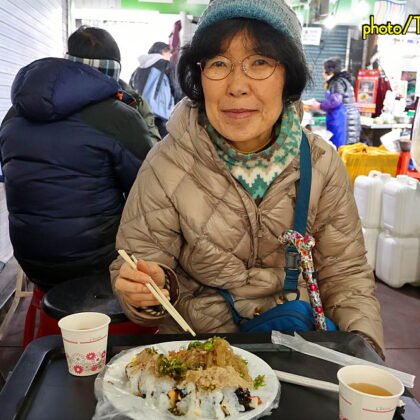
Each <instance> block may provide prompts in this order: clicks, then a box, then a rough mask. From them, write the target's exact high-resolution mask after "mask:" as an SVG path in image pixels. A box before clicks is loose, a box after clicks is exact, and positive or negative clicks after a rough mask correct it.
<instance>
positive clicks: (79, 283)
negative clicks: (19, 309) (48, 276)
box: [23, 277, 159, 348]
mask: <svg viewBox="0 0 420 420" xmlns="http://www.w3.org/2000/svg"><path fill="white" fill-rule="evenodd" d="M76 312H102V313H105V314H107V315H108V316H109V317H110V318H111V324H110V326H109V334H136V335H137V334H158V333H159V329H158V328H157V327H143V326H141V325H137V324H135V323H133V322H131V321H129V320H128V318H127V317H126V316H125V314H124V312H123V311H122V309H121V306H120V304H119V302H118V299H117V298H116V297H115V296H114V295H113V292H112V289H111V284H110V281H109V279H108V278H105V279H104V278H103V277H92V278H89V279H80V280H69V281H66V282H64V283H60V284H57V286H55V287H53V288H52V289H51V290H49V291H48V292H47V293H44V292H43V291H42V290H40V289H38V288H37V287H34V294H33V296H32V300H31V303H30V306H29V308H28V312H27V314H26V320H25V330H24V339H23V348H25V347H26V346H27V345H28V344H29V343H30V342H31V341H32V340H34V339H36V338H40V337H44V336H46V335H53V334H61V331H60V328H59V327H58V321H59V320H60V319H61V318H63V317H64V316H67V315H70V314H73V313H76ZM38 316H39V326H38V329H37V330H36V321H37V317H38Z"/></svg>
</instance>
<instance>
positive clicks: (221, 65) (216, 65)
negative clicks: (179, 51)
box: [197, 55, 279, 80]
mask: <svg viewBox="0 0 420 420" xmlns="http://www.w3.org/2000/svg"><path fill="white" fill-rule="evenodd" d="M235 64H239V65H240V67H241V70H242V71H243V72H244V73H245V74H246V75H247V76H248V77H250V78H251V79H255V80H264V79H268V78H269V77H270V76H271V75H272V74H273V73H274V70H275V69H276V67H277V66H278V64H279V63H278V61H276V60H274V58H269V57H264V56H263V55H250V56H249V57H246V58H244V59H243V60H242V61H231V60H230V59H229V58H227V57H225V56H223V55H218V56H216V57H213V58H210V59H208V60H203V61H201V62H199V63H197V65H199V66H200V68H201V71H202V73H203V74H204V76H206V77H207V78H208V79H210V80H223V79H225V78H226V77H228V76H229V74H230V73H232V71H233V67H234V65H235Z"/></svg>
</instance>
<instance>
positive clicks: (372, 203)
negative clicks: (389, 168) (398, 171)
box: [354, 171, 392, 228]
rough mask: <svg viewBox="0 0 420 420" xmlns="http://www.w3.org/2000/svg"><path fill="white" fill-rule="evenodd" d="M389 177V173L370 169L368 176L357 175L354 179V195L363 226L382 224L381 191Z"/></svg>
mask: <svg viewBox="0 0 420 420" xmlns="http://www.w3.org/2000/svg"><path fill="white" fill-rule="evenodd" d="M391 179H392V177H391V175H390V174H383V173H382V172H379V171H370V172H369V175H368V176H366V175H359V176H358V177H357V178H356V180H355V181H354V197H355V199H356V204H357V209H358V211H359V216H360V219H361V221H362V225H363V226H364V227H366V228H379V227H381V226H382V224H383V221H382V191H383V188H384V185H385V184H386V183H387V182H389V181H390V180H391Z"/></svg>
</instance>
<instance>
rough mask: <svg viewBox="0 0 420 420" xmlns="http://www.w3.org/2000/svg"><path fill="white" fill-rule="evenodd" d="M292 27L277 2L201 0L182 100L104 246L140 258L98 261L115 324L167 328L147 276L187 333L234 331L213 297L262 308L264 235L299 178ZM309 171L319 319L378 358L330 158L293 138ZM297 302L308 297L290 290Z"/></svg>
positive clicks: (265, 305) (276, 254)
mask: <svg viewBox="0 0 420 420" xmlns="http://www.w3.org/2000/svg"><path fill="white" fill-rule="evenodd" d="M300 30H301V28H300V25H299V22H298V20H297V18H296V16H295V15H294V13H293V12H292V11H291V10H290V9H289V7H288V6H287V5H286V4H285V3H284V2H283V0H275V1H273V0H264V1H263V0H260V1H255V0H252V1H251V0H250V1H240V2H239V1H236V0H215V1H213V2H212V3H211V4H210V6H209V7H208V8H207V10H206V11H205V12H204V14H203V16H202V18H201V20H200V23H199V26H198V29H197V31H196V33H195V35H194V37H193V40H192V43H191V45H190V46H189V47H188V48H186V49H185V50H184V52H183V54H182V57H181V60H180V63H179V75H180V80H181V83H182V87H183V90H184V92H185V93H186V94H187V96H188V97H189V98H190V99H184V100H183V101H182V102H181V103H180V104H179V105H178V106H177V107H176V109H175V111H174V113H173V115H172V117H171V118H170V120H169V123H168V129H169V136H167V137H166V138H165V140H164V141H162V142H161V143H159V144H158V145H157V146H155V148H154V149H153V150H152V151H151V152H150V153H149V155H148V157H147V159H146V161H145V163H144V164H143V166H142V169H141V171H140V173H139V176H138V178H137V181H136V183H135V185H134V187H133V188H132V190H131V193H130V196H129V198H128V203H127V205H126V207H125V210H124V215H123V219H122V222H121V225H120V228H119V232H118V237H117V247H119V248H123V249H125V250H126V251H127V252H128V253H132V254H134V255H135V256H136V257H138V258H142V259H143V260H144V261H142V262H140V263H139V265H138V270H133V269H131V268H130V266H129V265H128V264H126V263H124V264H123V261H122V260H121V259H118V260H116V261H114V263H113V264H112V266H111V272H112V278H113V282H114V289H115V292H116V294H117V295H118V297H119V299H120V301H121V304H122V307H123V308H124V310H125V312H126V313H127V315H128V316H129V317H130V318H131V319H132V320H133V321H135V322H137V323H140V324H143V325H157V324H158V325H159V326H160V331H161V332H172V333H174V332H178V331H179V329H178V328H177V326H176V324H175V323H174V321H172V320H171V319H170V318H169V317H168V315H167V314H166V313H162V312H159V307H157V306H153V305H157V301H156V300H155V299H154V298H153V296H152V295H151V294H149V293H148V290H147V288H146V287H145V285H144V283H146V282H147V281H149V279H150V277H152V278H153V279H154V280H155V281H156V282H157V283H158V284H159V286H160V287H161V288H162V290H163V292H164V293H165V294H166V295H167V296H170V298H171V301H172V303H173V304H174V305H175V306H176V307H177V309H178V310H179V312H180V313H181V314H182V316H183V317H184V318H185V319H186V321H187V322H188V323H189V324H190V325H191V326H192V328H193V329H194V330H195V331H196V332H211V333H216V332H217V333H226V332H234V331H236V330H237V327H236V326H235V324H234V322H233V321H232V318H231V315H230V312H229V309H228V307H227V305H226V303H225V301H224V300H223V298H222V297H221V296H220V295H219V293H218V292H217V291H216V290H214V289H213V288H214V287H216V288H222V289H227V290H229V292H230V293H231V294H232V295H233V297H234V299H235V306H236V308H237V309H238V310H239V312H240V313H241V314H242V316H246V317H250V318H252V316H253V315H254V314H255V313H256V312H258V311H266V310H268V309H270V308H272V307H274V306H275V305H276V302H277V298H278V295H279V292H280V291H281V289H282V287H283V280H284V271H283V268H284V248H283V247H282V246H280V244H279V243H278V241H277V236H278V235H279V234H281V233H282V232H284V231H285V230H287V229H290V228H291V226H292V224H293V217H294V202H295V195H296V183H297V182H298V181H299V169H298V168H299V156H298V154H299V146H300V142H301V136H302V131H301V126H300V117H299V115H298V112H297V110H296V108H295V105H294V101H296V100H297V99H298V98H299V97H300V95H301V92H302V91H303V89H304V87H305V84H306V81H307V79H308V70H307V66H306V64H305V60H304V56H303V51H302V44H301V41H300ZM307 136H308V139H309V143H310V148H311V159H312V165H313V179H312V193H311V202H310V211H309V220H308V233H309V234H311V235H313V236H315V238H316V241H317V245H316V247H315V250H314V258H315V264H316V268H317V271H318V279H319V285H320V290H321V297H322V299H323V303H324V309H325V310H326V313H327V316H329V317H330V318H332V319H333V321H334V322H336V323H337V324H338V326H339V327H340V329H342V330H347V331H358V332H360V333H361V334H362V335H363V336H364V337H366V338H367V339H368V340H369V341H370V342H371V343H372V344H373V345H374V346H375V348H376V349H377V351H379V352H381V349H382V348H383V342H382V324H381V319H380V316H379V306H378V302H377V301H376V299H375V297H374V280H373V276H372V271H371V269H370V268H369V266H368V265H367V263H366V258H365V249H364V244H363V238H362V233H361V226H360V223H359V219H358V216H357V210H356V206H355V203H354V199H353V196H352V189H351V185H350V183H349V180H348V177H347V174H346V171H345V169H344V167H343V165H342V164H341V161H340V158H339V156H338V155H337V154H336V153H335V152H334V150H333V149H332V148H331V147H330V146H328V145H327V144H326V143H325V142H324V141H323V140H320V139H319V138H317V137H316V136H313V135H310V134H309V133H307ZM299 289H300V292H301V296H302V297H301V298H302V299H306V300H308V295H307V292H306V288H305V284H304V282H303V280H302V279H300V282H299Z"/></svg>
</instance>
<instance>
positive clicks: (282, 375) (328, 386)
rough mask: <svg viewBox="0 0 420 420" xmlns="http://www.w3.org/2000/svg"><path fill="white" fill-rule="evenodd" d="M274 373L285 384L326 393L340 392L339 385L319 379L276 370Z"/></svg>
mask: <svg viewBox="0 0 420 420" xmlns="http://www.w3.org/2000/svg"><path fill="white" fill-rule="evenodd" d="M274 373H275V374H276V376H277V378H278V379H279V380H280V381H283V382H289V383H291V384H296V385H302V386H307V387H309V388H316V389H323V390H325V391H332V392H338V385H337V384H333V383H332V382H325V381H320V380H318V379H312V378H308V377H306V376H301V375H295V374H293V373H289V372H283V371H281V370H274Z"/></svg>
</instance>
